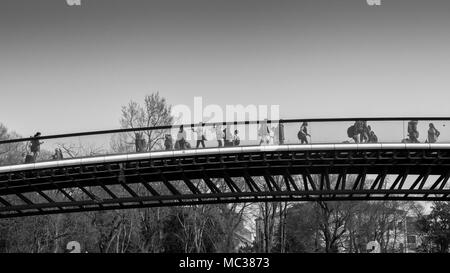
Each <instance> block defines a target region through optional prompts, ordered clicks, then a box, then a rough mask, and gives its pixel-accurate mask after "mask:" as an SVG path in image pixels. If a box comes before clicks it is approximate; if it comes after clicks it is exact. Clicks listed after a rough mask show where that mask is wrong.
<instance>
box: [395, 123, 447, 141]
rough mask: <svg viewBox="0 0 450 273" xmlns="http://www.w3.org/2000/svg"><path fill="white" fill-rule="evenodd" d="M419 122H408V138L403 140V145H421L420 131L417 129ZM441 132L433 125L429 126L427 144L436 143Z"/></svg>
mask: <svg viewBox="0 0 450 273" xmlns="http://www.w3.org/2000/svg"><path fill="white" fill-rule="evenodd" d="M418 123H419V121H417V120H411V121H409V122H408V137H407V138H405V139H403V140H402V142H403V143H419V142H420V141H419V131H418V129H417V125H418ZM440 135H441V132H439V130H438V129H436V127H435V126H434V124H433V123H431V122H430V123H429V124H428V135H427V139H426V140H425V143H436V142H437V140H438V138H439V136H440Z"/></svg>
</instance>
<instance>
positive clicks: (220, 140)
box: [24, 120, 441, 163]
mask: <svg viewBox="0 0 450 273" xmlns="http://www.w3.org/2000/svg"><path fill="white" fill-rule="evenodd" d="M417 125H418V121H417V120H411V121H409V122H408V128H407V131H408V134H407V138H405V139H403V140H402V143H419V131H418V129H417ZM275 129H276V128H275ZM275 129H272V128H270V127H269V126H268V122H267V120H264V121H263V122H262V123H261V125H260V127H259V129H258V138H259V145H273V144H274V142H275V141H274V139H275V137H276V135H279V138H280V139H278V143H280V144H282V143H283V142H284V132H283V127H282V126H281V125H280V126H279V127H278V130H281V131H278V133H275V132H274V131H275ZM191 130H192V132H193V133H195V135H196V137H197V144H196V148H199V147H200V146H201V147H202V148H205V147H206V144H205V142H206V141H207V140H208V139H207V138H206V129H205V123H202V122H201V123H199V124H198V125H197V126H196V128H194V126H192V127H191ZM211 130H212V133H213V134H214V135H215V137H216V140H217V147H233V146H239V145H240V142H241V140H240V137H239V131H238V130H234V133H231V127H230V125H227V126H226V127H225V128H222V125H221V124H214V125H213V127H212V129H211ZM440 134H441V132H440V131H439V130H437V129H436V127H435V126H434V124H433V123H429V129H428V135H427V139H426V140H425V142H426V143H436V142H437V140H438V137H439V136H440ZM347 135H348V137H349V138H351V139H353V140H354V142H355V143H377V142H378V137H377V135H376V134H375V132H374V131H373V130H372V128H371V126H370V125H368V124H367V121H365V120H357V121H355V123H354V124H353V125H351V126H350V127H349V128H348V129H347ZM40 137H41V133H40V132H37V133H36V134H35V135H34V136H33V137H30V139H31V140H30V142H29V144H28V145H27V147H26V150H27V152H26V154H24V156H25V163H33V162H36V159H37V158H38V156H39V154H40V147H41V145H42V144H43V143H44V142H42V141H40ZM308 137H309V138H311V134H310V133H309V131H308V122H306V121H305V122H302V123H301V126H300V129H299V131H298V133H297V138H298V139H299V141H300V143H301V144H308V143H309V141H308ZM135 146H136V152H144V151H146V150H147V143H146V140H145V137H144V135H143V134H142V133H140V132H139V133H135ZM164 146H165V149H166V150H173V149H175V150H184V149H190V148H191V145H190V143H189V141H187V133H186V130H185V129H184V126H183V125H180V127H179V130H178V132H177V136H176V141H175V144H174V143H173V140H172V136H171V135H170V134H165V135H164ZM63 158H64V157H63V153H62V151H61V149H59V148H57V149H55V153H54V154H53V155H52V157H51V159H53V160H61V159H63Z"/></svg>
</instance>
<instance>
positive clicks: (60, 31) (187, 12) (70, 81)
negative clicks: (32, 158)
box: [0, 0, 450, 136]
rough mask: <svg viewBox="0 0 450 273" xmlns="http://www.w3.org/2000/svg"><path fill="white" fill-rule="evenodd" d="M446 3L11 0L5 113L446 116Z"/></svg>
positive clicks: (18, 120) (449, 58)
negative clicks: (160, 101) (127, 109)
mask: <svg viewBox="0 0 450 273" xmlns="http://www.w3.org/2000/svg"><path fill="white" fill-rule="evenodd" d="M449 32H450V1H437V0H429V1H425V0H420V1H419V0H382V5H381V6H379V7H370V6H368V5H367V4H366V1H365V0H350V1H335V0H328V1H325V0H307V1H300V0H292V1H287V0H277V1H266V0H239V1H238V0H226V1H225V0H202V1H199V0H160V1H159V0H158V1H151V0H127V1H117V0H82V6H81V7H69V6H67V5H66V3H65V1H64V0H40V1H31V0H28V1H26V0H6V1H2V3H1V8H0V99H1V107H0V122H2V123H4V124H6V125H7V126H8V127H9V128H11V129H13V130H15V131H17V132H18V133H20V134H22V135H25V136H27V135H31V134H32V133H33V132H35V131H36V130H40V131H41V132H43V133H44V134H52V133H63V132H74V131H84V130H97V129H108V128H117V127H119V122H118V121H119V117H120V107H121V106H122V105H124V104H126V103H127V102H128V101H129V100H130V99H133V100H136V101H142V99H143V97H144V95H145V94H149V93H151V92H154V91H159V92H160V93H161V95H163V96H165V97H166V98H167V99H168V101H169V102H170V103H171V104H187V105H192V104H193V97H194V96H202V97H203V100H204V103H205V104H219V105H225V104H244V105H247V104H279V105H280V112H281V117H282V118H294V117H295V118H315V117H352V116H407V115H414V116H450V115H449V110H448V109H449V108H448V102H449V99H450V95H449V94H450V93H449V81H450V77H449V76H448V73H449V71H450V52H449V49H450V35H449V34H450V33H449Z"/></svg>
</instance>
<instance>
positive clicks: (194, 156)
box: [0, 129, 450, 218]
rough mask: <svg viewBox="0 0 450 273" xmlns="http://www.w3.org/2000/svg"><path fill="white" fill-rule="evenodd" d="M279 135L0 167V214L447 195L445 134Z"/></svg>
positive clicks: (449, 161)
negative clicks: (321, 139) (430, 137)
mask: <svg viewBox="0 0 450 273" xmlns="http://www.w3.org/2000/svg"><path fill="white" fill-rule="evenodd" d="M135 130H137V129H135ZM146 130H148V129H146ZM285 133H286V132H284V134H285ZM42 139H45V137H43V138H42ZM47 139H51V137H49V138H47ZM280 139H282V138H281V137H280ZM280 139H279V141H278V143H270V144H268V145H251V144H252V143H246V144H247V145H244V146H242V145H241V146H233V147H221V148H214V147H207V148H202V149H186V150H167V151H144V152H134V153H131V152H128V153H116V154H105V155H95V156H85V157H79V158H69V159H59V160H52V161H43V162H39V161H37V162H34V163H28V164H15V165H7V166H0V218H7V217H21V216H30V215H45V214H57V213H69V212H83V211H99V210H112V209H130V208H143V207H161V206H186V205H197V204H217V203H243V202H273V201H316V200H342V201H351V200H428V201H432V200H450V197H449V195H450V186H449V185H448V183H447V182H448V179H449V177H450V142H448V143H401V142H400V141H399V143H383V142H381V143H369V142H361V143H349V142H348V141H345V143H342V142H341V143H312V144H311V143H308V144H298V141H297V144H294V143H289V141H280ZM399 139H401V138H399ZM21 141H23V140H21ZM243 141H245V140H243ZM17 142H19V141H17ZM17 142H14V141H12V142H11V141H10V140H8V141H6V142H4V143H3V145H14V143H17ZM280 142H282V143H280ZM283 142H284V144H283ZM286 142H288V143H286ZM244 143H245V142H244ZM0 144H2V143H1V142H0Z"/></svg>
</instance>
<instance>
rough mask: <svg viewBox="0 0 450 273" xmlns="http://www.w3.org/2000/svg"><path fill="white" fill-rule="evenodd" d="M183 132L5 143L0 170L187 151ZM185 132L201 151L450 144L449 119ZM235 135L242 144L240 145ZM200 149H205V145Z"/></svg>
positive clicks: (229, 126) (264, 123) (255, 124)
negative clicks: (286, 146) (60, 161)
mask: <svg viewBox="0 0 450 273" xmlns="http://www.w3.org/2000/svg"><path fill="white" fill-rule="evenodd" d="M430 124H432V125H430ZM430 126H431V127H430ZM180 127H181V125H173V126H170V125H167V126H157V127H147V128H127V129H117V130H107V131H94V132H81V133H71V134H61V135H45V132H43V135H42V136H40V137H38V138H32V137H30V138H21V139H8V140H0V165H14V164H23V163H32V162H42V161H49V160H57V159H61V158H60V157H59V155H58V153H61V154H62V156H63V158H64V159H67V158H79V157H89V156H100V155H115V154H130V153H138V152H149V151H163V150H174V149H175V150H178V149H183V147H182V146H183V145H180V143H183V142H182V141H181V142H180V141H178V140H179V139H180V136H179V134H178V133H179V131H180ZM199 128H201V129H200V130H199ZM305 128H306V129H305ZM430 128H431V129H430ZM183 129H184V133H183V134H184V137H185V141H186V142H185V143H186V145H185V146H184V149H196V148H197V140H198V137H197V135H198V132H199V131H200V132H201V134H203V135H204V144H205V148H216V147H219V146H222V147H224V148H227V147H233V146H236V145H238V146H251V145H279V144H328V143H336V144H337V143H355V142H357V143H374V142H377V143H402V142H420V143H425V142H438V143H450V118H435V117H433V118H420V117H419V118H418V117H412V118H357V119H354V118H346V119H285V120H260V121H242V122H226V123H205V124H204V125H203V126H202V125H200V124H185V125H183ZM236 130H237V136H238V139H239V141H236V139H237V138H236V136H235V131H236ZM437 132H439V133H437ZM218 136H219V139H218ZM169 139H171V140H169ZM33 141H39V142H40V143H41V145H40V147H39V152H33V151H32V150H33V149H32V148H31V146H32V145H31V144H32V142H33ZM219 142H220V143H219ZM199 145H200V146H199V149H203V146H202V143H199ZM27 155H28V156H27ZM27 158H28V159H27Z"/></svg>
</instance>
